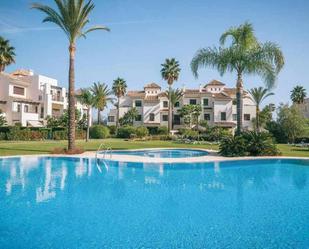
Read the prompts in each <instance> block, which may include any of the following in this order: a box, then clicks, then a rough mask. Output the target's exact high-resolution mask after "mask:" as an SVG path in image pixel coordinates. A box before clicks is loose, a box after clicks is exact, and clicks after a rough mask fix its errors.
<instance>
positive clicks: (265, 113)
mask: <svg viewBox="0 0 309 249" xmlns="http://www.w3.org/2000/svg"><path fill="white" fill-rule="evenodd" d="M274 111H275V107H274V105H273V104H269V105H266V106H265V107H264V108H263V109H262V111H260V113H259V124H260V127H265V125H266V124H267V123H269V122H271V121H272V119H273V112H274ZM254 123H255V124H256V122H254Z"/></svg>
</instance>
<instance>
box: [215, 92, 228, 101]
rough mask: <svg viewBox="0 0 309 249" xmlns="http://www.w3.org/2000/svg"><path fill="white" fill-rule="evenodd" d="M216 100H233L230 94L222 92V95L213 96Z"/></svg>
mask: <svg viewBox="0 0 309 249" xmlns="http://www.w3.org/2000/svg"><path fill="white" fill-rule="evenodd" d="M213 96H214V98H215V100H231V99H232V98H231V96H229V95H228V94H226V93H224V92H221V93H214V94H213Z"/></svg>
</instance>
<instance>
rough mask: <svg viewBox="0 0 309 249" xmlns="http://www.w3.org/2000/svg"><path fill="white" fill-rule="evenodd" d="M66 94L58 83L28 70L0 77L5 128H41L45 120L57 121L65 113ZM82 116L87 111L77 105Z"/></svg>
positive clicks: (0, 105) (0, 94) (0, 102)
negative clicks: (50, 118) (54, 118)
mask: <svg viewBox="0 0 309 249" xmlns="http://www.w3.org/2000/svg"><path fill="white" fill-rule="evenodd" d="M67 106H68V101H67V91H66V89H65V88H64V87H60V86H58V81H57V80H56V79H53V78H49V77H46V76H43V75H39V74H34V72H33V71H31V70H17V71H15V72H13V73H10V74H8V73H4V72H3V73H0V109H1V110H2V111H3V112H4V115H5V117H6V120H7V123H8V125H14V124H16V123H20V124H21V125H22V126H30V127H31V126H32V127H42V126H44V125H45V123H46V118H47V117H48V116H50V117H59V116H61V115H62V114H63V112H64V111H65V110H66V109H67ZM76 108H77V109H79V110H80V112H81V114H82V115H83V114H84V113H85V114H86V113H87V107H85V106H82V105H81V104H80V103H78V102H77V103H76Z"/></svg>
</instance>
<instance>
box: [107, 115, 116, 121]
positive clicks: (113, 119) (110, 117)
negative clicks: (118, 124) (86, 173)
mask: <svg viewBox="0 0 309 249" xmlns="http://www.w3.org/2000/svg"><path fill="white" fill-rule="evenodd" d="M107 120H108V122H115V116H108V118H107Z"/></svg>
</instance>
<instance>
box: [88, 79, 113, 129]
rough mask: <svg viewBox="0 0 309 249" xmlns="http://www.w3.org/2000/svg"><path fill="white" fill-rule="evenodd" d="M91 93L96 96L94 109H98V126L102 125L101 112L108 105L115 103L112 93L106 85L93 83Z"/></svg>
mask: <svg viewBox="0 0 309 249" xmlns="http://www.w3.org/2000/svg"><path fill="white" fill-rule="evenodd" d="M90 90H91V92H92V94H93V95H94V107H95V108H97V109H98V124H101V123H102V122H101V112H102V111H103V110H104V108H105V107H106V106H107V104H108V103H112V102H113V98H112V97H111V95H112V92H111V91H110V90H109V89H108V85H106V84H105V83H100V82H98V83H93V85H92V87H91V89H90Z"/></svg>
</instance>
